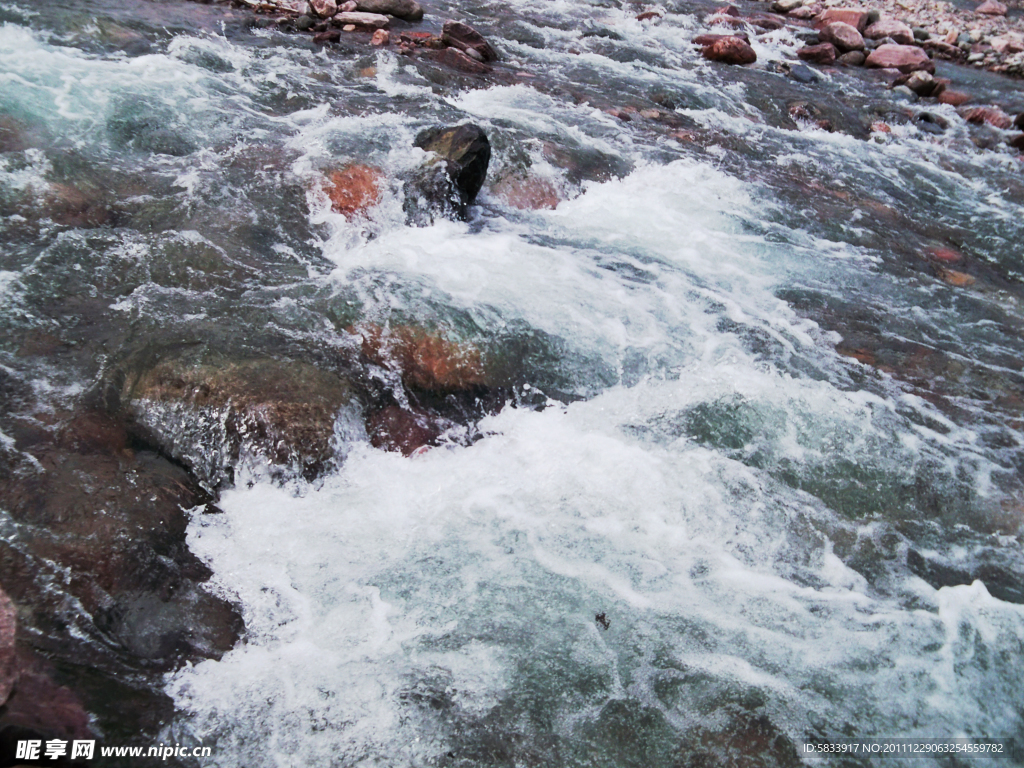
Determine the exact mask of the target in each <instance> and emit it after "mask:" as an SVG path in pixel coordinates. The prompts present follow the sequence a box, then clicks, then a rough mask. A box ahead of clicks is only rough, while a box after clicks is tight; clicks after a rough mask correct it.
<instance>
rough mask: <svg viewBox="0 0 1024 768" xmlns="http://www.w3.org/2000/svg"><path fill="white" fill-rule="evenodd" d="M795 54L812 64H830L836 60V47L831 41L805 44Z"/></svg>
mask: <svg viewBox="0 0 1024 768" xmlns="http://www.w3.org/2000/svg"><path fill="white" fill-rule="evenodd" d="M796 55H797V56H799V57H800V58H801V59H803V60H804V61H810V62H813V63H814V64H832V63H833V62H835V60H836V47H835V46H834V45H832V43H819V44H818V45H805V46H804V47H803V48H801V49H800V50H799V51H797V52H796Z"/></svg>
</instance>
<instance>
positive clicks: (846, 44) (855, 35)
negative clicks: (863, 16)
mask: <svg viewBox="0 0 1024 768" xmlns="http://www.w3.org/2000/svg"><path fill="white" fill-rule="evenodd" d="M818 37H819V39H820V40H821V41H822V42H823V43H832V45H834V46H835V47H836V49H837V50H839V51H842V52H843V53H846V52H848V51H862V50H864V38H863V37H861V34H860V32H858V31H857V28H856V27H854V26H853V25H851V24H847V23H846V22H845V21H833V22H832V23H830V24H826V25H825V26H824V27H822V28H821V29H820V30H818Z"/></svg>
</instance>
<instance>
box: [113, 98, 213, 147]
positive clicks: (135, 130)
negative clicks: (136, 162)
mask: <svg viewBox="0 0 1024 768" xmlns="http://www.w3.org/2000/svg"><path fill="white" fill-rule="evenodd" d="M173 122H174V121H173V118H171V117H170V116H169V115H167V114H164V112H163V111H161V110H154V111H149V110H147V105H145V104H135V103H132V102H127V103H125V104H123V105H122V106H121V107H120V108H119V109H117V110H116V111H115V113H114V115H113V116H112V117H111V118H110V120H108V122H107V130H108V131H110V134H111V138H112V139H114V141H115V143H117V144H119V145H120V146H122V147H125V148H129V149H134V150H136V151H139V152H152V153H153V154H155V155H171V156H172V157H184V156H186V155H190V154H192V153H193V152H195V151H196V147H195V145H194V144H193V143H192V141H191V140H189V139H188V137H186V136H184V135H182V134H181V133H179V132H177V131H174V130H172V129H171V128H168V127H167V126H168V125H169V124H173Z"/></svg>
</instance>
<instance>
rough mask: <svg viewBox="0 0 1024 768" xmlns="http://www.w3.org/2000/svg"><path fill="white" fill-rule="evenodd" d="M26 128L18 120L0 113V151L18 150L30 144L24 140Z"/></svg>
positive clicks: (26, 147)
mask: <svg viewBox="0 0 1024 768" xmlns="http://www.w3.org/2000/svg"><path fill="white" fill-rule="evenodd" d="M26 135H27V129H26V127H25V125H24V124H22V122H21V121H20V120H15V119H14V118H13V117H9V116H7V115H0V152H19V151H21V150H23V149H28V148H29V147H30V146H31V144H30V143H29V142H28V141H27V140H26Z"/></svg>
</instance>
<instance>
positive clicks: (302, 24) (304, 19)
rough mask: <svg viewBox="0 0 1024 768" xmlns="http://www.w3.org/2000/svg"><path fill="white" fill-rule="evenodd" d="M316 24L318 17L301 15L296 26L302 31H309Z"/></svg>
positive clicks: (296, 21)
mask: <svg viewBox="0 0 1024 768" xmlns="http://www.w3.org/2000/svg"><path fill="white" fill-rule="evenodd" d="M315 26H316V19H314V18H313V17H312V16H299V18H297V19H296V20H295V28H296V29H297V30H299V31H300V32H308V31H309V30H311V29H312V28H313V27H315Z"/></svg>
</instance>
